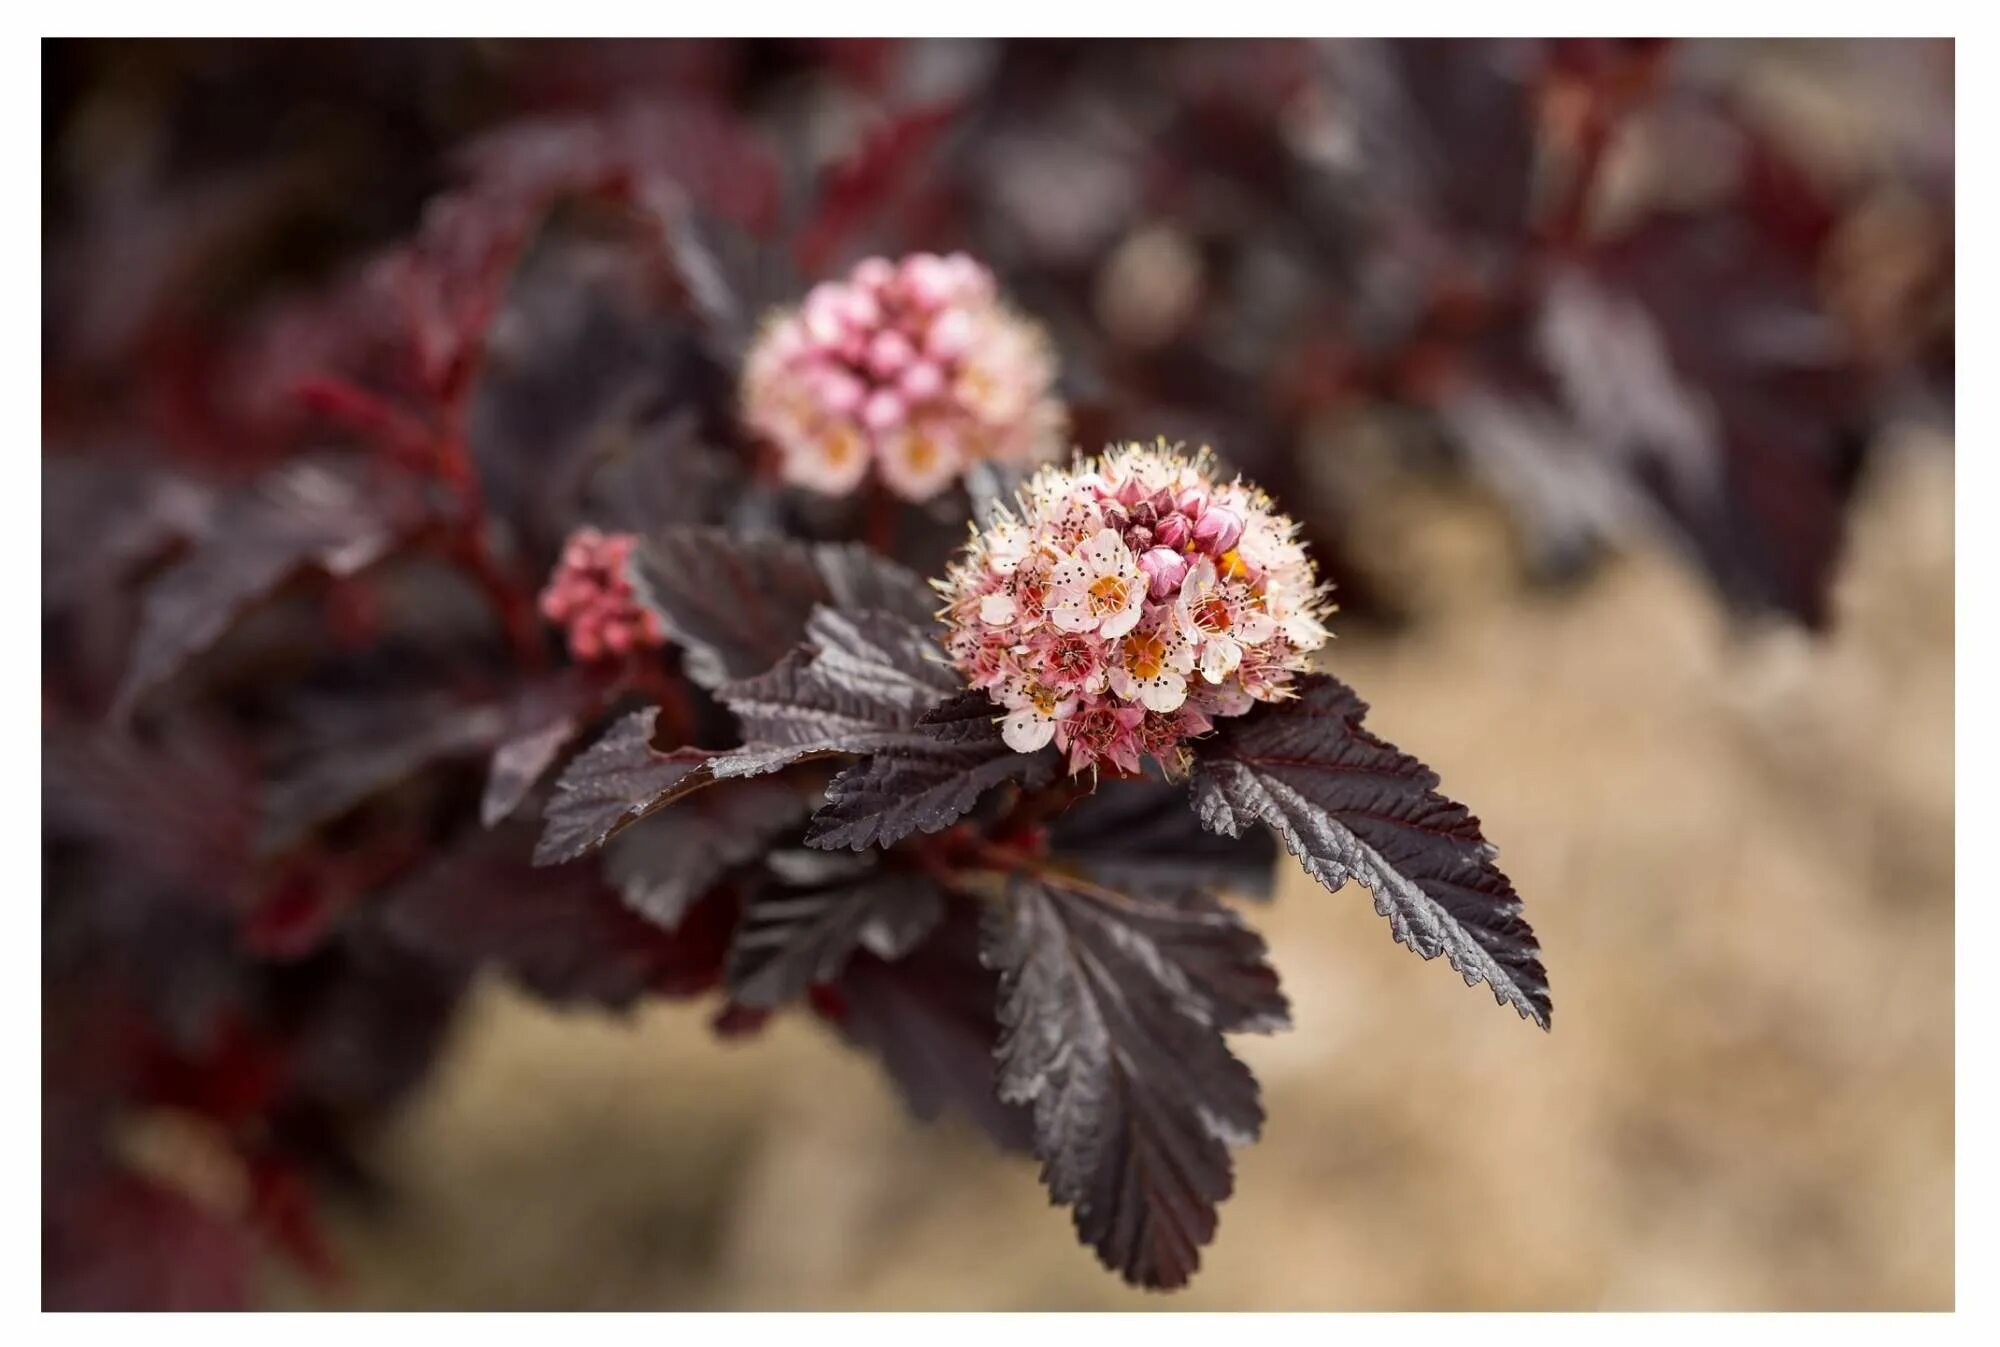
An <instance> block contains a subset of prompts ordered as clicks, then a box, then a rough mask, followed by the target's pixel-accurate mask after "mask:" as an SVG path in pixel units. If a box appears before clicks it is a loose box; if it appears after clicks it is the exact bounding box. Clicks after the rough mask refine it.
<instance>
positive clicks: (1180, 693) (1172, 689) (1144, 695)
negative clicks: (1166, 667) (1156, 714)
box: [1139, 673, 1187, 712]
mask: <svg viewBox="0 0 2000 1347" xmlns="http://www.w3.org/2000/svg"><path fill="white" fill-rule="evenodd" d="M1186 700H1187V679H1185V678H1182V677H1181V676H1180V675H1179V674H1175V673H1163V674H1161V675H1159V676H1158V677H1157V678H1152V679H1149V680H1147V681H1146V682H1144V683H1142V684H1140V685H1139V703H1140V705H1142V706H1144V707H1145V708H1146V709H1147V710H1149V711H1161V712H1166V711H1178V710H1180V709H1181V703H1182V702H1184V701H1186Z"/></svg>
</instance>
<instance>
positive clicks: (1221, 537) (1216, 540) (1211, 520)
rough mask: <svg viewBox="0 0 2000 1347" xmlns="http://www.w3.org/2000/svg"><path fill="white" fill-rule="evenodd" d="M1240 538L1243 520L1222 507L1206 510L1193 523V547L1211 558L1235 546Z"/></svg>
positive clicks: (1225, 507)
mask: <svg viewBox="0 0 2000 1347" xmlns="http://www.w3.org/2000/svg"><path fill="white" fill-rule="evenodd" d="M1242 536H1243V520H1242V519H1241V518H1240V517H1239V516H1238V515H1237V513H1236V511H1234V510H1232V509H1230V508H1228V507H1227V506H1224V505H1218V506H1215V507H1214V508H1213V509H1211V510H1208V511H1207V512H1205V513H1204V514H1203V515H1202V517H1201V518H1200V519H1199V520H1197V521H1196V522H1195V526H1194V545H1195V546H1196V547H1198V548H1200V549H1201V550H1202V551H1204V552H1206V553H1208V554H1209V555H1210V556H1212V557H1219V556H1221V555H1222V554H1223V553H1224V552H1227V551H1228V550H1229V549H1230V548H1232V547H1234V546H1236V540H1237V539H1238V538H1241V537H1242Z"/></svg>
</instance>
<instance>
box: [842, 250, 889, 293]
mask: <svg viewBox="0 0 2000 1347" xmlns="http://www.w3.org/2000/svg"><path fill="white" fill-rule="evenodd" d="M895 279H896V264H895V263H894V262H891V261H890V260H889V259H888V258H886V257H864V258H862V259H861V260H860V261H859V262H856V263H855V264H854V271H853V273H852V274H851V275H849V277H848V280H849V281H850V282H852V283H853V284H855V285H858V286H860V287H861V288H862V289H864V290H866V291H868V292H869V293H870V294H876V293H879V292H880V291H881V290H882V288H883V287H884V286H886V285H888V284H889V283H890V282H891V281H893V280H895Z"/></svg>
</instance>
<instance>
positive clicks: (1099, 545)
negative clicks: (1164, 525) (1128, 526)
mask: <svg viewBox="0 0 2000 1347" xmlns="http://www.w3.org/2000/svg"><path fill="white" fill-rule="evenodd" d="M1054 581H1055V592H1054V593H1053V594H1052V595H1051V596H1050V598H1051V602H1052V604H1053V607H1052V608H1051V609H1050V616H1051V617H1052V618H1053V619H1054V621H1055V624H1056V625H1057V626H1058V627H1061V628H1062V629H1063V630H1064V631H1095V632H1097V633H1098V634H1099V635H1100V636H1102V637H1104V639H1106V640H1111V639H1113V638H1115V637H1119V636H1123V635H1124V634H1125V633H1126V632H1128V631H1130V630H1132V628H1134V627H1136V626H1138V625H1139V618H1140V616H1141V613H1142V609H1143V606H1144V604H1145V600H1146V589H1147V583H1146V577H1145V576H1144V575H1142V574H1141V573H1140V571H1139V563H1138V562H1137V561H1135V560H1133V558H1132V553H1131V550H1130V549H1129V548H1127V547H1126V546H1125V541H1124V539H1122V538H1120V537H1119V536H1118V535H1117V534H1116V533H1114V532H1112V531H1111V530H1110V529H1102V530H1100V531H1099V532H1098V533H1096V534H1094V535H1093V536H1092V537H1091V538H1090V540H1089V541H1088V542H1086V543H1084V545H1083V546H1081V547H1079V548H1078V549H1077V550H1076V552H1075V553H1074V554H1073V555H1071V556H1068V557H1065V558H1063V559H1062V560H1061V561H1059V562H1057V563H1056V568H1055V574H1054Z"/></svg>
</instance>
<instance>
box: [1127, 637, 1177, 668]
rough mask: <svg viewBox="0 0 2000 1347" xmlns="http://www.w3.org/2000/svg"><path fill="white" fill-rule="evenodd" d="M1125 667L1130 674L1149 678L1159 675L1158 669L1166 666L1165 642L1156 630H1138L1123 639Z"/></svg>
mask: <svg viewBox="0 0 2000 1347" xmlns="http://www.w3.org/2000/svg"><path fill="white" fill-rule="evenodd" d="M1125 667H1126V668H1127V669H1130V670H1131V671H1132V676H1133V677H1134V678H1137V679H1141V680H1150V679H1154V678H1158V677H1159V676H1160V670H1162V669H1164V668H1166V667H1167V643H1166V641H1164V640H1163V639H1161V637H1160V634H1159V633H1158V632H1156V631H1148V632H1140V633H1139V634H1137V635H1134V636H1129V637H1127V638H1126V640H1125Z"/></svg>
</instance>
